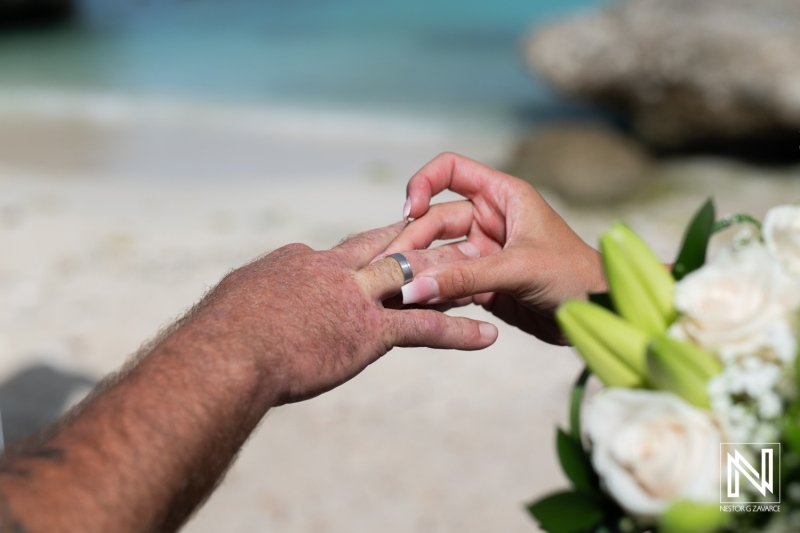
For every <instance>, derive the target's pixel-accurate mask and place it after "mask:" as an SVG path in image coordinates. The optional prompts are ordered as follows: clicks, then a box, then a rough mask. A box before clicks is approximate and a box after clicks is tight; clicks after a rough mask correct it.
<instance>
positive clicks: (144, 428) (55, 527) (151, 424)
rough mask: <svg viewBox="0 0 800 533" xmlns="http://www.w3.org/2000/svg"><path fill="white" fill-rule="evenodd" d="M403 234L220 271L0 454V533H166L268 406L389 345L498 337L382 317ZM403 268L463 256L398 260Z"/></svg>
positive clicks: (442, 322)
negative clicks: (394, 246) (66, 404)
mask: <svg viewBox="0 0 800 533" xmlns="http://www.w3.org/2000/svg"><path fill="white" fill-rule="evenodd" d="M400 228H401V226H399V225H395V226H390V227H388V228H383V229H381V230H375V231H372V232H368V233H365V234H362V235H359V236H356V237H355V238H353V239H350V240H349V241H346V242H344V243H342V244H340V245H339V246H337V247H336V248H334V249H332V250H330V251H325V252H314V251H312V250H311V249H309V248H308V247H305V246H303V245H290V246H286V247H284V248H281V249H279V250H277V251H275V252H273V253H272V254H270V255H268V256H266V257H264V258H262V259H260V260H258V261H255V262H253V263H251V264H250V265H247V266H245V267H243V268H241V269H238V270H236V271H234V272H233V273H231V274H229V275H228V276H226V278H225V279H224V280H223V281H222V282H221V283H220V284H219V285H218V286H217V287H216V288H215V289H214V290H213V291H212V292H211V293H210V294H209V295H208V296H207V297H206V298H205V299H204V300H203V301H202V302H201V303H200V304H199V305H198V306H197V307H196V308H195V310H194V311H193V312H192V313H190V314H189V315H188V316H187V317H186V318H184V319H183V320H182V321H181V322H180V323H178V324H177V325H176V326H174V327H173V328H171V329H170V330H169V331H167V332H166V333H165V334H164V335H163V336H162V337H161V339H160V340H158V341H156V342H154V343H153V344H152V345H151V346H150V347H147V348H145V349H143V350H142V353H141V355H140V356H138V357H137V358H136V359H135V360H134V361H133V362H132V363H131V364H129V365H128V366H127V368H126V369H123V370H122V371H121V372H120V373H119V374H118V375H116V376H113V377H110V378H108V379H106V380H105V381H104V382H103V384H101V385H100V386H99V387H98V389H97V390H96V391H95V392H94V393H93V394H92V395H91V396H90V397H89V398H87V399H86V400H85V401H83V402H82V403H81V404H80V405H79V406H78V407H77V408H76V409H75V410H74V411H73V412H72V413H71V414H70V415H68V416H67V417H66V418H65V419H64V420H63V421H62V422H61V423H59V424H58V425H56V426H54V427H53V428H51V429H50V430H48V431H47V432H45V433H44V434H42V435H41V436H39V437H37V438H35V439H34V440H32V441H29V442H27V443H24V444H22V445H21V446H17V447H15V449H14V450H10V451H8V452H7V454H6V456H4V457H3V458H2V460H0V532H2V533H5V532H27V533H38V532H59V531H70V532H72V531H81V532H107V531H115V532H149V531H174V530H176V529H178V528H179V527H180V526H181V524H183V523H184V522H185V521H186V519H187V518H188V517H189V516H190V515H191V513H192V512H193V510H194V509H195V508H196V507H197V506H198V505H199V504H200V503H202V501H203V500H204V499H205V498H206V497H207V496H208V495H209V494H210V493H211V491H212V490H213V489H214V487H215V486H216V484H217V483H218V482H219V480H220V479H221V477H222V475H223V474H224V472H225V470H226V469H227V468H228V466H229V465H230V463H231V461H232V460H233V458H234V457H235V455H236V453H237V452H238V450H239V449H240V447H241V445H242V444H243V443H244V441H245V440H246V439H247V437H248V436H249V435H250V433H251V432H252V431H253V429H254V428H255V426H256V425H257V424H258V422H259V420H261V419H262V417H263V416H264V414H265V413H266V412H267V410H268V409H269V408H270V407H272V406H275V405H280V404H284V403H290V402H295V401H300V400H303V399H306V398H310V397H313V396H316V395H318V394H321V393H323V392H325V391H327V390H330V389H331V388H333V387H336V386H338V385H339V384H341V383H344V382H345V381H347V380H349V379H350V378H352V377H353V376H355V375H356V374H358V373H359V372H361V371H362V370H363V369H364V368H365V367H366V366H367V365H369V364H370V363H372V362H373V361H375V360H376V359H378V358H379V357H381V356H382V355H383V354H385V353H386V352H387V351H388V350H389V349H391V348H392V347H393V346H421V345H424V346H433V347H442V348H460V349H479V348H483V347H486V346H488V345H489V344H491V343H492V342H494V340H495V338H496V335H497V330H496V329H495V328H494V327H493V326H491V325H489V324H480V323H478V322H476V321H473V320H469V319H466V318H458V317H448V316H446V315H443V314H441V313H438V312H436V311H433V310H421V309H414V310H394V309H387V308H384V306H383V305H382V303H381V302H382V301H383V300H384V299H385V298H387V297H388V296H391V295H392V294H397V293H398V292H399V289H400V286H401V285H402V281H403V276H402V272H401V271H400V269H399V267H398V265H397V263H396V262H394V260H393V259H391V258H389V259H384V260H381V261H378V262H375V263H373V264H369V262H370V260H371V259H372V258H373V257H375V255H377V254H378V253H380V252H381V251H383V249H385V247H386V245H387V244H388V243H389V242H390V241H391V240H392V239H393V238H394V237H396V236H397V234H398V233H399V231H400ZM406 255H407V257H408V258H409V261H411V263H412V266H413V267H414V269H415V270H422V269H424V268H426V267H428V266H431V265H432V264H436V263H441V262H448V261H457V260H463V259H465V258H466V256H465V255H464V254H463V253H462V252H461V249H460V248H458V247H456V246H453V245H450V246H447V247H442V248H439V249H436V250H426V251H419V252H410V253H408V254H406Z"/></svg>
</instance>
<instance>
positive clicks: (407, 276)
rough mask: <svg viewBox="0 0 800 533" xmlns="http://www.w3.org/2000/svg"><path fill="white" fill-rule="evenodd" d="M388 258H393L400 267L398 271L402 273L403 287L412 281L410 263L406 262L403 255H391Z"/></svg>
mask: <svg viewBox="0 0 800 533" xmlns="http://www.w3.org/2000/svg"><path fill="white" fill-rule="evenodd" d="M389 257H392V258H394V260H395V261H397V263H398V264H399V265H400V269H401V270H402V271H403V285H405V284H406V283H409V282H410V281H411V280H412V279H414V273H413V272H412V271H411V263H409V262H408V259H406V256H404V255H403V254H392V255H390V256H389Z"/></svg>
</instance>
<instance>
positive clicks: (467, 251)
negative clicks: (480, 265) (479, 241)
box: [456, 241, 481, 259]
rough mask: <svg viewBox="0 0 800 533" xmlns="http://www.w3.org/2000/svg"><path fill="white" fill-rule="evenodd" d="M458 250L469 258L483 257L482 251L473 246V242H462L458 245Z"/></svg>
mask: <svg viewBox="0 0 800 533" xmlns="http://www.w3.org/2000/svg"><path fill="white" fill-rule="evenodd" d="M456 248H458V249H459V250H461V253H463V254H464V255H466V256H467V257H471V258H473V259H477V258H478V257H480V256H481V251H480V250H478V247H477V246H475V245H474V244H472V243H471V242H467V241H462V242H460V243H458V244H456Z"/></svg>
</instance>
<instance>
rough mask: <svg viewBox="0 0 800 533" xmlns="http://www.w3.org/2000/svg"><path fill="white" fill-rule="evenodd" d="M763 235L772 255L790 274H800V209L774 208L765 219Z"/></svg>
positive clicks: (762, 229) (783, 206)
mask: <svg viewBox="0 0 800 533" xmlns="http://www.w3.org/2000/svg"><path fill="white" fill-rule="evenodd" d="M761 233H762V235H763V236H764V242H765V243H766V244H767V249H768V250H769V251H770V253H771V254H772V255H773V256H775V257H776V258H777V259H778V260H780V261H781V262H782V263H783V265H784V266H785V267H786V268H787V269H788V270H789V271H790V272H792V273H793V274H800V207H798V206H796V205H779V206H778V207H773V208H772V209H770V210H769V211H768V212H767V216H766V217H765V218H764V225H763V226H762V228H761Z"/></svg>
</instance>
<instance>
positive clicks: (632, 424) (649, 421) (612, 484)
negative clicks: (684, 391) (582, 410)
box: [586, 389, 722, 521]
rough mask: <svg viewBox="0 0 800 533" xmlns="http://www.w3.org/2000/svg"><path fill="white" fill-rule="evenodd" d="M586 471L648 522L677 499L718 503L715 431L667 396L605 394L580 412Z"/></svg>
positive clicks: (679, 401)
mask: <svg viewBox="0 0 800 533" xmlns="http://www.w3.org/2000/svg"><path fill="white" fill-rule="evenodd" d="M586 421H587V423H586V430H587V435H588V437H589V439H590V440H591V443H592V464H593V465H594V468H595V470H596V471H597V473H598V474H599V476H600V479H601V481H602V483H603V485H604V487H605V488H606V490H607V491H608V492H609V493H610V494H611V495H612V496H613V497H614V499H615V500H617V502H618V503H619V504H620V505H621V506H622V507H623V508H624V509H625V510H626V511H627V512H628V513H630V514H631V515H632V516H635V517H637V518H639V519H640V520H643V521H649V520H651V519H653V518H655V517H657V516H658V515H659V514H661V513H662V512H664V511H665V510H666V509H667V507H668V506H669V504H670V503H671V502H673V501H675V500H677V499H689V500H693V501H699V502H714V501H718V500H719V465H720V459H719V455H720V454H719V444H720V442H721V441H722V438H721V435H720V431H719V429H718V427H717V425H716V424H715V423H714V421H713V420H712V418H711V417H710V415H709V414H708V413H707V412H705V411H701V410H699V409H696V408H694V407H692V406H691V405H689V404H688V403H686V402H685V401H683V400H682V399H681V398H679V397H678V396H675V395H674V394H671V393H667V392H656V391H647V390H635V389H606V390H605V391H603V392H601V393H600V394H598V395H597V396H596V397H595V398H594V399H593V400H592V402H591V403H590V404H589V406H588V407H587V411H586Z"/></svg>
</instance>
